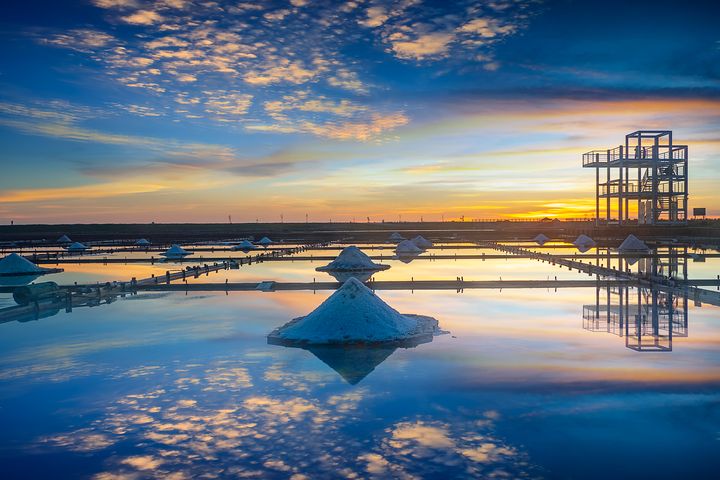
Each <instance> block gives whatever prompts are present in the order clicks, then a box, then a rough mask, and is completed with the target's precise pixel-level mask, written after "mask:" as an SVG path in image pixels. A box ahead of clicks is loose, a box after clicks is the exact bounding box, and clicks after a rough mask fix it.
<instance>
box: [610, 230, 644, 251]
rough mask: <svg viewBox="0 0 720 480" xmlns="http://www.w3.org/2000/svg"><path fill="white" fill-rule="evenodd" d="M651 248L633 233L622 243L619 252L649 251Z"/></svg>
mask: <svg viewBox="0 0 720 480" xmlns="http://www.w3.org/2000/svg"><path fill="white" fill-rule="evenodd" d="M648 250H650V249H649V248H648V246H647V245H645V242H643V241H642V240H640V239H639V238H637V237H636V236H635V235H633V234H632V233H631V234H630V235H628V237H627V238H626V239H625V240H624V241H623V242H622V243H621V244H620V246H619V247H618V252H620V253H624V252H647V251H648Z"/></svg>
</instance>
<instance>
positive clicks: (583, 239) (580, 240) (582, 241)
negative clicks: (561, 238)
mask: <svg viewBox="0 0 720 480" xmlns="http://www.w3.org/2000/svg"><path fill="white" fill-rule="evenodd" d="M573 245H575V246H576V247H577V249H578V250H580V252H581V253H585V252H587V251H588V250H590V249H591V248H592V247H594V246H595V245H596V243H595V240H593V239H592V238H590V237H588V236H587V235H585V234H581V235H579V236H578V237H577V238H576V239H575V241H574V242H573Z"/></svg>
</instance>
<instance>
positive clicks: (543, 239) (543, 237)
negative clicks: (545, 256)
mask: <svg viewBox="0 0 720 480" xmlns="http://www.w3.org/2000/svg"><path fill="white" fill-rule="evenodd" d="M549 241H550V238H549V237H548V236H547V235H545V234H543V233H541V234H539V235H537V236H536V237H535V238H533V242H535V243H537V244H538V245H540V246H541V247H542V246H543V245H545V244H546V243H547V242H549Z"/></svg>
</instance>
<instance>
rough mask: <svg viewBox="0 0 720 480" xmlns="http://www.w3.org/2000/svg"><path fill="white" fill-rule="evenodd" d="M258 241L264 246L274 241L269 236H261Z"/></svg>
mask: <svg viewBox="0 0 720 480" xmlns="http://www.w3.org/2000/svg"><path fill="white" fill-rule="evenodd" d="M258 243H259V244H260V245H262V246H263V247H267V246H268V245H270V244H271V243H273V241H272V240H270V239H269V238H268V237H263V238H261V239H260V240H259V241H258Z"/></svg>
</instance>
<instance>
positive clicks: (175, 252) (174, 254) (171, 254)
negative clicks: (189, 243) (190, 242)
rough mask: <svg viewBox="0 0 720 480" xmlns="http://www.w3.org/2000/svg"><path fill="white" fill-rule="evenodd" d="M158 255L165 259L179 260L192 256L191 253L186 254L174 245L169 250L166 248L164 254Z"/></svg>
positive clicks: (186, 252)
mask: <svg viewBox="0 0 720 480" xmlns="http://www.w3.org/2000/svg"><path fill="white" fill-rule="evenodd" d="M160 255H162V256H163V257H167V258H179V257H184V256H186V255H192V252H188V251H187V250H185V249H184V248H182V247H181V246H180V245H178V244H176V243H174V244H172V246H171V247H170V248H168V249H167V250H166V251H165V252H164V253H161V254H160Z"/></svg>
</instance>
